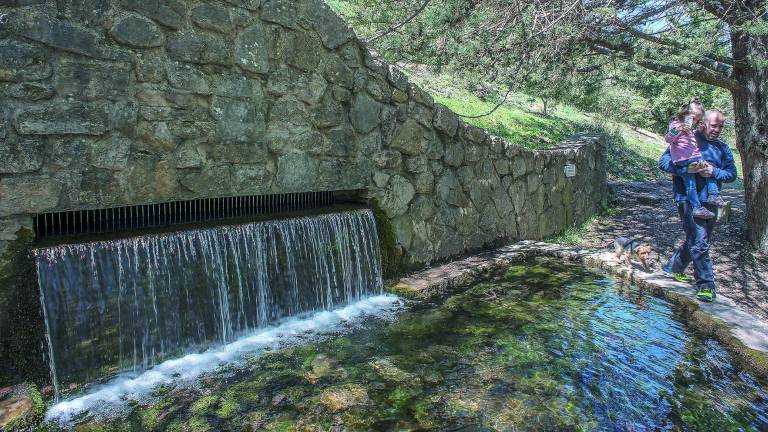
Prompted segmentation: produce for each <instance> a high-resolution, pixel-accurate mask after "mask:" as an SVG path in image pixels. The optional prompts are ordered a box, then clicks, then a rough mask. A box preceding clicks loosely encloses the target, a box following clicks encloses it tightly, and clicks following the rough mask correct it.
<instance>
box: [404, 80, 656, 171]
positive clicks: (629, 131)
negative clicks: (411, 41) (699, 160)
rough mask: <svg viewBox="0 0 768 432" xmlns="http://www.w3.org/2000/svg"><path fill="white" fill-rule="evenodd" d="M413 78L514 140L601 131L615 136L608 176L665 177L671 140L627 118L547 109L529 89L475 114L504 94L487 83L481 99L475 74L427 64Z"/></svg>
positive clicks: (534, 144) (532, 143)
mask: <svg viewBox="0 0 768 432" xmlns="http://www.w3.org/2000/svg"><path fill="white" fill-rule="evenodd" d="M405 70H406V73H408V75H409V76H410V79H411V81H413V82H414V83H416V84H418V85H419V86H420V87H421V88H423V89H424V90H426V91H428V92H429V93H430V94H432V96H433V97H434V98H435V101H436V102H439V103H441V104H443V105H445V106H447V107H449V108H450V109H451V110H453V111H454V112H455V113H457V114H459V115H460V116H467V117H463V118H464V121H465V122H467V123H469V124H472V125H475V126H478V127H480V128H483V129H485V130H486V131H488V132H489V133H491V134H493V135H498V136H500V137H502V138H504V139H506V140H507V141H508V142H510V143H512V144H517V145H520V146H523V147H527V148H532V149H542V148H547V147H550V146H553V145H556V144H558V143H559V142H561V141H562V140H564V139H566V138H568V137H569V136H572V135H574V134H576V133H579V132H601V133H606V134H608V135H610V136H611V144H610V145H609V148H608V155H607V157H608V176H609V178H611V179H613V180H617V181H637V180H650V179H656V178H659V177H663V176H664V174H663V173H661V172H659V170H658V168H657V161H658V159H659V156H661V154H662V153H663V152H664V149H665V148H666V146H667V144H666V143H665V142H664V139H663V137H661V136H659V135H656V134H654V133H652V132H648V131H643V130H638V129H635V128H633V127H632V126H630V125H627V124H624V123H616V122H611V121H606V120H605V119H603V118H602V117H601V116H599V115H595V114H591V113H587V112H583V111H580V110H579V109H577V108H574V107H572V106H568V105H564V104H558V105H556V106H554V104H552V105H553V106H550V107H549V109H548V112H547V115H544V114H543V105H542V102H541V100H540V99H536V98H533V97H531V96H529V95H526V94H523V93H511V94H510V95H509V96H508V97H507V100H506V102H505V103H504V104H503V105H502V106H500V107H499V108H498V109H496V111H494V112H493V113H491V114H489V115H487V116H482V117H479V118H469V117H471V116H477V115H481V114H485V113H488V112H490V111H491V110H493V108H494V107H495V106H496V104H497V103H498V102H499V100H500V98H501V97H503V94H500V89H497V88H494V87H493V86H492V85H488V84H487V83H486V84H485V87H486V89H487V93H488V94H489V95H488V96H487V97H485V98H483V99H481V98H480V97H478V96H477V95H475V94H474V93H473V92H472V91H471V90H470V89H469V86H468V84H467V82H469V81H470V80H465V79H462V78H460V77H456V76H452V75H449V74H445V73H442V74H436V73H431V72H430V71H428V70H427V69H426V68H424V67H418V66H413V67H406V68H405Z"/></svg>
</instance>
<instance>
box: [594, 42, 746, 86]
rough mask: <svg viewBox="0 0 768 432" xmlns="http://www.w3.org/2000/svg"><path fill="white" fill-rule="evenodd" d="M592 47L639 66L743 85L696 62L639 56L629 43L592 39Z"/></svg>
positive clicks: (714, 82)
mask: <svg viewBox="0 0 768 432" xmlns="http://www.w3.org/2000/svg"><path fill="white" fill-rule="evenodd" d="M590 42H591V43H592V48H593V49H595V50H596V51H597V52H600V53H602V54H605V55H616V54H619V55H621V56H624V57H625V58H627V59H628V60H632V61H633V62H634V63H635V64H637V65H638V66H641V67H643V68H645V69H648V70H652V71H655V72H661V73H665V74H669V75H676V76H679V77H681V78H685V79H688V80H693V81H698V82H701V83H704V84H709V85H713V86H716V87H721V88H724V89H727V90H741V89H742V85H741V83H739V82H738V81H736V80H735V79H732V78H730V77H729V76H727V75H723V74H721V73H718V72H716V71H714V70H712V69H709V68H706V67H702V66H701V65H697V64H695V63H693V64H691V63H687V64H666V63H662V62H659V61H658V60H655V59H653V60H652V59H644V58H638V57H637V53H636V52H635V49H634V48H633V47H632V46H630V45H628V44H616V43H611V42H609V41H605V40H592V41H590Z"/></svg>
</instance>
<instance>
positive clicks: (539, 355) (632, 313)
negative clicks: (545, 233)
mask: <svg viewBox="0 0 768 432" xmlns="http://www.w3.org/2000/svg"><path fill="white" fill-rule="evenodd" d="M350 307H351V308H352V309H349V308H350ZM350 307H348V308H344V309H340V310H339V311H340V312H339V313H341V314H342V315H345V316H350V313H349V311H352V310H354V309H355V307H356V306H355V305H351V306H350ZM366 308H367V310H368V311H369V313H364V314H357V313H353V314H351V315H354V316H355V317H356V318H354V319H352V320H350V321H348V322H350V323H351V322H354V325H351V326H350V325H346V324H344V325H342V324H339V325H333V326H329V327H324V328H325V329H326V331H324V332H323V334H324V337H317V336H318V333H317V332H316V331H313V330H311V329H313V328H315V325H314V324H309V323H311V322H313V320H314V318H312V319H310V320H309V321H306V322H305V323H304V324H301V325H298V327H296V330H298V331H297V332H295V333H294V332H289V333H290V334H292V335H293V336H292V339H293V340H294V341H295V342H296V343H293V344H290V345H288V346H284V347H279V348H270V349H266V350H257V351H254V352H253V353H252V354H251V355H245V356H244V357H242V359H241V361H239V362H232V363H228V364H226V365H223V366H221V367H219V368H216V369H212V370H209V371H208V372H207V373H204V374H203V375H201V376H200V378H198V379H197V380H195V382H194V384H192V385H189V384H188V383H185V382H184V381H183V380H174V379H170V380H166V381H163V382H162V384H161V385H158V386H156V387H155V388H154V389H153V390H152V391H151V392H149V394H146V395H145V397H143V398H142V397H135V398H134V397H132V396H128V397H125V396H123V397H120V398H117V400H118V401H117V402H116V403H115V404H116V405H119V404H122V406H124V407H125V409H123V410H120V411H119V412H113V413H111V414H109V413H107V415H104V411H103V410H94V409H90V408H89V406H88V404H84V405H83V406H82V407H81V408H84V409H85V411H84V412H81V413H79V414H77V415H74V416H69V419H70V423H67V424H66V426H64V427H65V428H68V427H72V426H73V425H78V426H79V427H81V428H82V430H110V431H125V432H128V431H169V432H182V431H184V432H188V431H193V432H212V431H257V430H258V431H260V430H268V431H328V430H350V431H370V430H376V431H404V430H436V431H446V430H454V431H459V430H461V431H518V430H520V431H522V430H536V431H539V430H540V431H659V430H664V431H667V430H669V431H764V430H768V416H767V415H766V413H767V412H768V391H766V388H765V387H764V383H763V384H761V383H760V382H758V381H756V380H755V379H754V378H752V377H751V376H750V375H749V374H748V373H745V372H744V371H742V370H739V368H738V367H736V366H735V365H734V363H733V362H732V361H731V358H730V356H729V355H728V353H727V352H726V351H725V350H724V349H723V347H722V346H720V344H719V343H717V342H716V341H714V340H711V339H706V338H701V337H699V336H696V334H695V333H693V332H691V329H689V328H688V327H687V326H686V324H684V322H683V321H682V320H681V319H680V318H681V317H680V316H678V315H677V312H676V310H675V308H674V307H673V306H672V305H671V304H669V303H667V302H665V301H663V300H660V299H658V298H655V297H653V296H651V295H649V294H646V293H643V292H642V291H640V290H638V288H637V287H635V286H632V285H624V284H622V283H621V282H620V281H616V280H614V279H612V278H611V277H609V276H607V275H605V274H603V273H602V272H599V271H592V270H589V269H584V268H582V267H579V266H576V265H571V264H567V263H562V262H553V261H546V260H544V261H542V260H538V259H536V260H533V261H530V262H527V263H522V264H520V265H514V266H511V267H510V268H508V269H506V270H504V271H501V272H499V273H497V274H494V275H491V277H490V278H489V280H487V281H485V282H482V283H479V284H477V285H475V286H472V287H470V288H469V289H468V290H466V291H465V292H462V293H457V294H454V295H452V296H450V297H448V298H446V299H444V301H442V302H441V303H440V304H438V305H435V304H423V303H409V304H407V305H405V306H404V307H400V306H398V305H397V302H395V301H394V300H393V298H392V297H383V298H381V299H379V300H376V301H374V302H373V303H370V304H368V306H366ZM345 310H346V311H345ZM341 311H345V312H341ZM377 311H378V312H377ZM329 313H330V312H329ZM341 321H343V320H340V321H339V323H341ZM292 325H293V324H292ZM301 328H303V329H305V330H308V331H306V332H305V330H300V329H301ZM302 335H304V336H302ZM256 337H257V338H258V336H256ZM85 397H87V395H86V396H85ZM126 400H127V401H128V403H126V402H125V401H126ZM78 401H82V398H80V399H75V400H73V401H71V403H72V404H75V405H76V404H77V403H79V402H78ZM57 407H58V408H57ZM60 408H61V409H60ZM63 408H65V406H63V405H61V404H60V405H58V406H56V407H54V408H53V411H56V410H57V409H60V410H59V411H58V413H59V414H62V415H63V414H66V413H67V410H65V409H63ZM69 408H73V407H72V406H69ZM70 412H71V410H70ZM51 430H57V429H56V423H54V424H53V428H52V429H51Z"/></svg>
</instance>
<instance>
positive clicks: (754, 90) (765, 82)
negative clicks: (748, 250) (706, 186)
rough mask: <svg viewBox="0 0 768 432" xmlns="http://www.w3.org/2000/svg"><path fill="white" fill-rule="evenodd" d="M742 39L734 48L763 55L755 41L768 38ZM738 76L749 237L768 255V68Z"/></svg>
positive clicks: (736, 100) (736, 110)
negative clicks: (738, 45) (741, 85)
mask: <svg viewBox="0 0 768 432" xmlns="http://www.w3.org/2000/svg"><path fill="white" fill-rule="evenodd" d="M741 36H742V37H740V38H738V39H740V42H743V45H741V46H740V47H736V46H734V48H740V49H743V50H744V51H746V53H748V55H762V54H760V53H758V52H755V51H756V49H755V48H757V49H761V48H760V47H761V44H760V43H758V42H759V41H757V40H756V39H768V38H765V37H759V36H752V37H743V36H744V35H741ZM734 42H736V41H735V40H734ZM765 42H766V41H765V40H764V41H763V42H762V43H765ZM734 45H736V44H734ZM762 46H766V45H762ZM738 51H740V50H738ZM735 77H736V78H737V79H738V80H739V81H740V82H741V83H742V84H743V85H744V88H743V89H741V90H735V91H733V92H732V95H733V110H734V114H735V124H736V147H737V148H738V149H739V152H740V153H741V162H742V166H743V168H744V173H743V175H744V196H745V200H746V204H747V209H746V210H747V230H748V237H749V242H750V243H751V245H752V247H754V248H756V249H758V250H760V251H762V252H764V253H768V68H765V67H764V66H763V67H760V66H759V65H756V64H753V65H751V67H747V68H743V69H740V70H735Z"/></svg>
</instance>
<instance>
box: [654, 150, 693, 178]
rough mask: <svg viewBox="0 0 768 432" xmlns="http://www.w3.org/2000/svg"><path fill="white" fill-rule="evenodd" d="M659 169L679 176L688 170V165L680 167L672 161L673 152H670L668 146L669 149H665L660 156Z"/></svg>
mask: <svg viewBox="0 0 768 432" xmlns="http://www.w3.org/2000/svg"><path fill="white" fill-rule="evenodd" d="M659 169H660V170H662V171H665V172H668V173H670V174H673V175H678V176H681V175H683V174H685V173H687V172H688V167H680V166H677V165H675V164H674V163H673V162H672V154H671V153H670V152H669V147H667V151H665V152H664V154H663V155H661V157H660V158H659Z"/></svg>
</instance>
